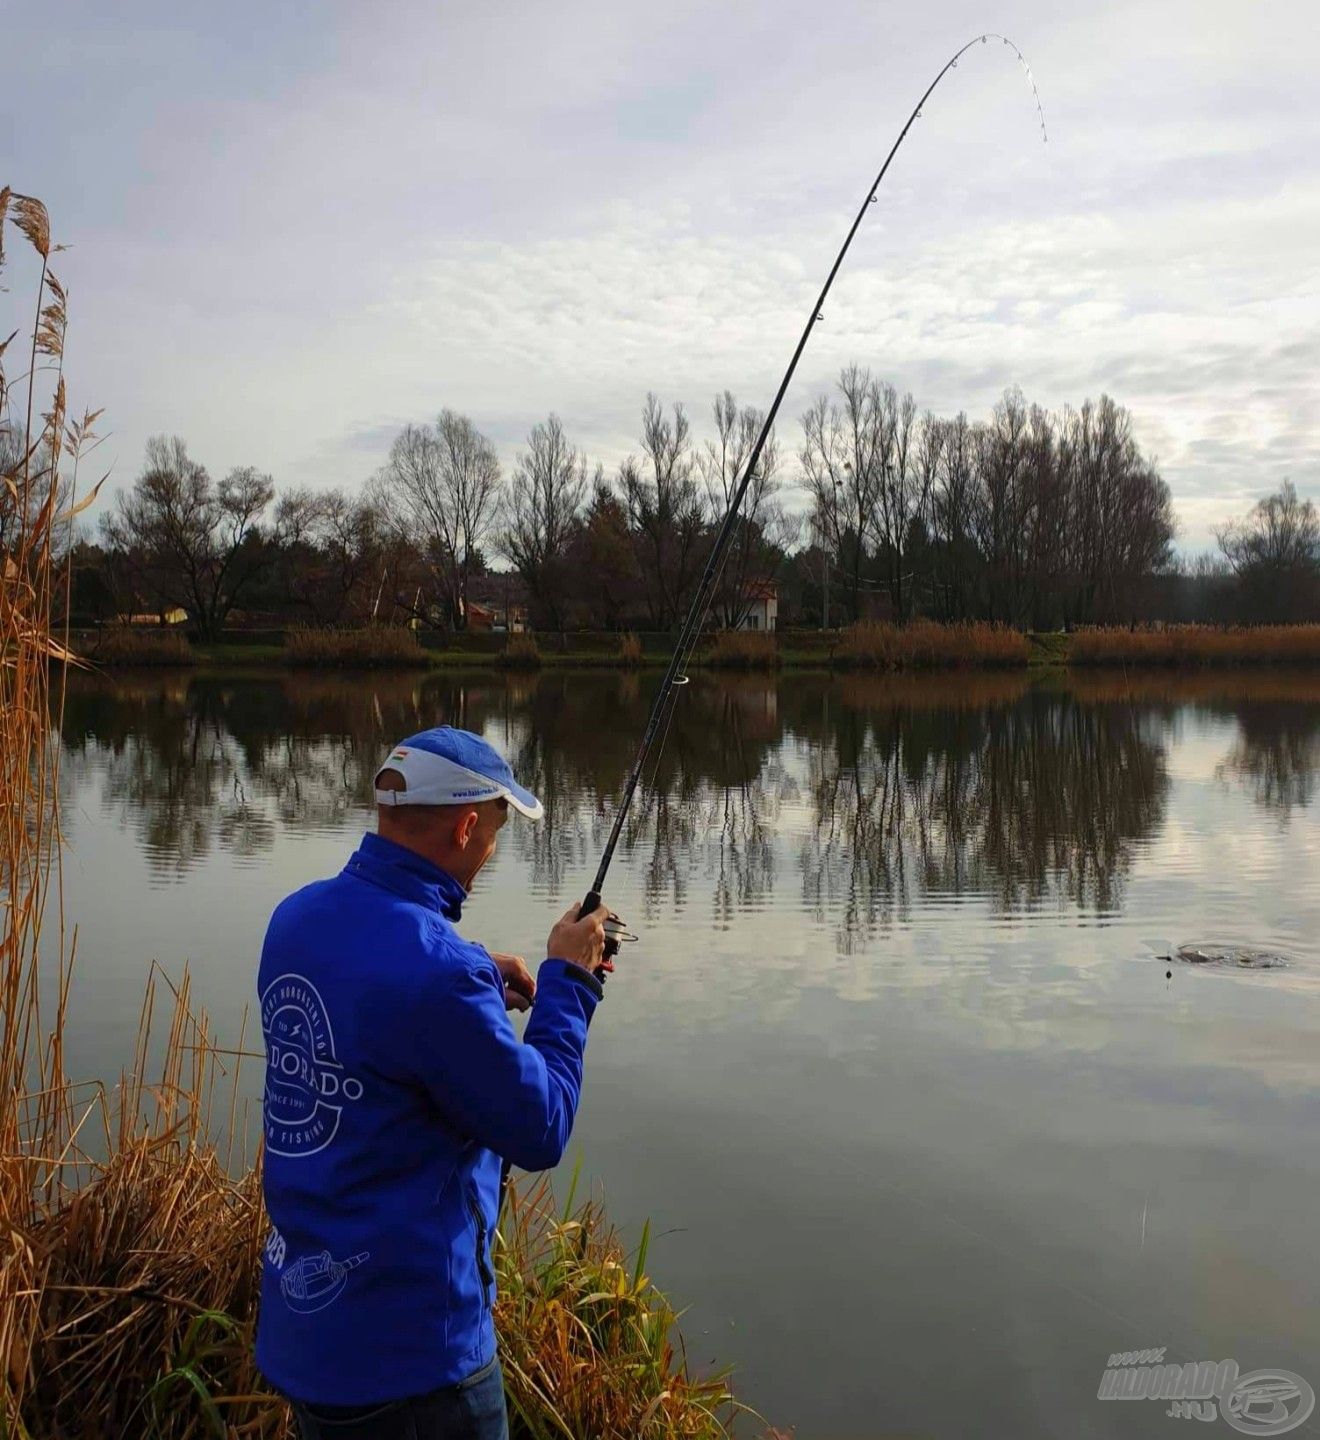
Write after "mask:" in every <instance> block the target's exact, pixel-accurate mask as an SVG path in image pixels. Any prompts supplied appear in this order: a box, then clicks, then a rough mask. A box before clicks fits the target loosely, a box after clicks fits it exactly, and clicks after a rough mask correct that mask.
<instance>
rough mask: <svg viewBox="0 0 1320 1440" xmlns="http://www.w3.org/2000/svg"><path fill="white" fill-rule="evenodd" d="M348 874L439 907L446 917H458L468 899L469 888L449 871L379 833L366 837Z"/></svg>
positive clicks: (417, 901)
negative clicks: (465, 887) (465, 888)
mask: <svg viewBox="0 0 1320 1440" xmlns="http://www.w3.org/2000/svg"><path fill="white" fill-rule="evenodd" d="M344 874H345V875H356V876H358V878H359V879H362V880H369V881H370V882H371V883H372V884H373V885H380V886H382V887H383V888H384V889H386V890H393V891H394V893H395V894H396V895H402V896H403V898H404V899H405V900H412V901H415V902H416V903H417V904H419V905H425V906H426V908H427V909H428V910H438V911H439V912H440V914H441V915H443V916H444V917H445V919H446V920H457V919H458V918H459V916H460V915H461V914H462V913H463V901H464V900H466V899H467V891H466V890H464V889H463V887H462V886H461V885H460V884H459V883H458V881H457V880H455V879H454V877H453V876H452V875H451V874H450V873H449V872H448V871H447V870H441V869H440V867H439V866H438V865H432V864H431V862H430V861H429V860H426V859H424V858H423V857H422V856H421V855H419V854H417V852H416V851H415V850H409V849H408V848H407V846H405V845H396V844H395V843H394V841H393V840H385V839H383V838H382V837H381V836H379V835H364V836H363V837H362V843H361V844H360V845H359V846H358V848H357V849H356V850H355V851H354V852H353V855H352V858H351V859H350V860H349V862H348V864H347V865H345V866H344Z"/></svg>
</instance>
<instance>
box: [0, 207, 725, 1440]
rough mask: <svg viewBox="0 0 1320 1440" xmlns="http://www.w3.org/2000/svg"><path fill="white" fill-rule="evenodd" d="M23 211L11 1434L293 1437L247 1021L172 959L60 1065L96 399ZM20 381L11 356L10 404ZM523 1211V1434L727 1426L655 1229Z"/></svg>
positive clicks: (510, 1283)
mask: <svg viewBox="0 0 1320 1440" xmlns="http://www.w3.org/2000/svg"><path fill="white" fill-rule="evenodd" d="M6 208H8V209H10V211H11V215H12V216H13V218H14V223H16V224H17V226H18V229H19V230H20V231H21V233H22V234H23V235H24V236H25V237H26V238H27V240H28V241H29V243H30V244H31V245H32V247H33V248H34V250H36V252H37V254H38V256H39V259H40V262H41V274H40V278H39V281H38V285H39V295H40V297H41V300H42V301H43V302H44V303H43V304H42V305H41V306H40V308H39V311H38V316H37V320H36V324H35V326H34V331H35V334H34V337H33V338H32V340H31V343H30V347H29V353H28V355H26V356H25V357H24V359H25V361H26V362H27V374H28V375H33V374H46V375H50V374H53V375H54V377H55V379H54V381H53V382H52V384H53V387H54V393H53V396H52V398H51V400H50V402H49V403H48V404H46V403H45V402H38V401H37V399H36V398H35V397H34V396H32V395H31V394H29V395H28V396H27V397H26V403H25V404H24V405H23V406H22V408H21V411H20V415H21V416H25V417H27V421H30V420H31V418H32V417H33V416H34V415H36V416H37V418H38V422H39V424H38V428H37V430H36V431H33V430H32V427H31V425H30V424H27V431H28V433H29V434H34V435H35V436H36V437H37V438H38V440H39V442H40V443H39V444H38V445H35V446H34V447H33V449H32V450H31V451H30V452H29V453H27V454H26V455H24V456H23V457H21V459H20V461H19V463H18V465H17V466H16V467H15V468H14V469H12V470H10V471H9V472H8V473H6V474H4V475H2V476H0V482H2V483H0V506H2V505H5V504H11V505H13V506H15V507H16V509H15V510H14V511H12V512H10V514H9V515H8V516H7V517H6V518H8V519H12V518H13V515H14V514H17V515H18V516H19V517H20V518H19V522H18V524H17V526H16V527H14V526H10V527H8V528H6V529H5V530H4V531H3V533H4V534H5V536H6V537H7V538H6V542H5V552H4V553H3V555H0V742H2V743H0V869H3V883H4V892H3V893H4V898H5V904H4V907H3V908H4V932H3V939H2V940H0V1026H2V1034H0V1228H2V1229H3V1233H4V1236H5V1243H4V1248H3V1251H2V1252H0V1434H3V1435H4V1436H9V1437H14V1440H103V1437H111V1436H113V1437H119V1436H125V1437H128V1436H131V1437H134V1440H136V1437H160V1440H194V1437H202V1436H223V1437H230V1440H237V1437H256V1436H261V1437H266V1440H292V1436H293V1429H292V1426H291V1423H290V1418H289V1415H288V1411H287V1407H286V1406H285V1405H284V1403H283V1401H281V1400H280V1399H279V1398H278V1397H276V1396H274V1395H272V1394H270V1393H269V1392H267V1391H265V1390H264V1389H263V1387H262V1385H261V1383H260V1380H259V1377H258V1376H257V1375H256V1373H255V1370H254V1367H253V1359H252V1338H253V1329H254V1325H255V1315H256V1302H257V1295H258V1278H259V1269H258V1266H259V1247H260V1241H261V1237H262V1234H263V1231H264V1228H265V1222H264V1217H263V1213H262V1205H261V1190H260V1179H259V1175H258V1172H257V1170H256V1169H254V1168H251V1167H250V1166H249V1164H248V1161H247V1157H246V1155H243V1154H238V1155H236V1154H235V1153H234V1145H235V1144H236V1143H237V1140H238V1137H241V1136H244V1135H246V1134H247V1125H246V1116H244V1115H243V1114H241V1113H240V1111H239V1107H238V1096H239V1093H240V1091H239V1076H240V1071H239V1067H240V1065H241V1060H242V1055H243V1043H244V1036H243V1035H242V1033H240V1036H239V1041H238V1047H237V1050H234V1051H225V1050H222V1049H220V1048H219V1047H218V1046H217V1045H216V1044H215V1042H214V1041H213V1040H212V1038H211V1036H210V1033H209V1029H208V1025H207V1020H206V1016H205V1014H201V1015H197V1014H195V1013H194V1010H193V1007H192V1004H191V997H190V993H189V984H188V980H187V977H186V976H185V977H184V980H183V982H182V984H181V985H180V986H179V987H177V988H175V987H172V986H171V987H169V989H170V991H171V996H170V998H169V1002H168V1019H169V1023H168V1032H167V1034H166V1035H165V1036H164V1043H163V1045H154V1044H153V1042H152V1030H153V1020H154V1019H155V1018H156V1011H157V1009H158V1006H157V1003H156V1002H157V996H158V995H159V994H160V993H161V991H160V985H161V978H160V975H161V972H156V971H153V973H152V976H151V978H150V980H149V983H148V990H147V996H146V1000H145V1003H144V1005H143V1010H142V1018H141V1022H140V1025H139V1031H138V1041H137V1045H136V1049H135V1054H134V1055H133V1056H132V1057H131V1064H130V1067H129V1068H128V1070H126V1071H125V1072H124V1074H123V1075H122V1076H121V1078H120V1080H119V1082H118V1084H117V1085H114V1086H110V1087H107V1086H105V1085H103V1084H101V1083H99V1082H96V1083H88V1084H76V1083H74V1082H73V1081H71V1080H70V1078H69V1076H68V1074H67V1073H66V1068H65V1055H64V1033H65V1017H66V1013H67V1009H68V1005H69V1000H70V993H71V991H70V986H71V981H72V976H73V961H74V949H75V945H76V931H75V932H73V933H72V935H66V932H65V927H64V915H63V891H62V872H61V868H60V864H61V862H60V855H61V847H60V837H59V815H58V809H57V807H56V804H55V797H56V796H57V794H58V788H59V775H58V764H59V749H58V746H57V744H56V743H55V742H54V737H55V736H57V735H58V734H59V730H60V725H59V720H60V715H61V710H62V704H63V687H64V679H65V674H66V667H67V664H68V663H69V657H68V654H67V650H66V649H65V648H64V646H63V645H62V644H61V643H60V641H59V640H58V639H57V638H56V637H55V636H53V635H52V633H51V614H52V609H53V604H52V602H53V600H54V599H55V598H56V595H57V593H58V592H60V589H61V586H64V585H67V573H66V574H65V575H61V574H60V572H59V571H58V569H57V568H56V566H55V564H54V563H53V556H54V555H55V554H57V553H59V548H60V547H59V545H58V544H57V543H55V542H56V541H57V540H59V539H60V538H61V528H60V527H61V526H66V525H68V524H69V523H70V521H71V518H72V513H73V511H71V510H66V511H65V512H64V513H63V514H61V513H59V512H58V505H57V503H56V502H57V496H58V493H59V485H58V475H59V472H60V468H61V465H62V464H63V465H64V467H65V474H66V477H67V475H68V474H69V471H70V469H74V470H76V462H77V458H78V455H79V453H80V452H81V451H82V450H83V449H84V447H85V446H86V445H87V442H88V439H89V436H90V432H91V422H92V420H93V419H94V417H91V416H87V417H84V419H83V420H82V421H80V422H77V423H76V424H71V425H66V423H65V417H64V388H63V382H62V379H61V378H60V374H59V357H60V351H61V348H62V343H63V292H62V291H60V290H59V288H58V284H57V282H55V281H54V280H53V278H52V277H50V276H49V275H48V273H47V270H46V262H47V259H48V255H49V250H50V245H49V228H48V226H47V224H46V219H45V211H44V209H43V208H41V207H40V206H39V205H38V204H37V202H35V201H30V200H25V199H22V198H18V197H11V196H10V194H9V192H8V191H7V190H6V191H0V235H3V233H4V232H3V227H4V217H5V210H6ZM0 293H2V292H0ZM10 293H12V292H10ZM57 302H58V303H57ZM38 362H40V367H44V368H40V367H39V364H38ZM30 389H31V386H30V385H29V390H30ZM12 399H13V397H12V396H11V395H10V393H9V391H8V390H7V389H6V387H5V384H4V375H3V373H0V422H2V423H12V419H13V413H14V412H13V408H12V405H11V402H12ZM39 455H41V456H42V457H43V458H42V459H41V460H40V461H38V458H37V457H38V456H39ZM75 485H76V476H75ZM61 609H62V611H63V613H66V614H67V613H68V607H67V597H65V603H63V604H62V606H61ZM52 659H54V660H55V662H56V663H55V664H52V663H51V661H52ZM52 718H54V720H55V722H56V723H54V724H53V725H52ZM43 924H44V926H45V929H46V932H47V933H46V934H45V935H43ZM52 932H53V933H52ZM39 953H40V968H39V963H38V957H39ZM165 983H166V984H167V985H168V982H167V981H166V982H165ZM152 1055H156V1056H157V1059H156V1061H155V1063H154V1064H153V1063H152V1062H151V1058H150V1057H151V1056H152ZM149 1074H150V1076H151V1078H150V1080H148V1079H147V1078H146V1077H148V1075H149ZM220 1135H223V1136H225V1137H227V1138H226V1140H225V1142H224V1145H223V1147H222V1146H221V1145H220V1144H218V1142H217V1138H216V1137H217V1136H220ZM235 1177H237V1178H235ZM506 1213H507V1221H506V1224H505V1226H504V1227H503V1231H502V1235H503V1243H502V1246H501V1249H500V1251H499V1265H500V1271H501V1277H502V1286H503V1295H502V1297H501V1299H500V1302H499V1310H498V1319H499V1323H500V1327H501V1348H502V1352H503V1354H504V1357H505V1363H506V1365H507V1367H508V1375H509V1380H508V1391H509V1396H510V1403H511V1408H512V1410H513V1415H514V1422H513V1433H514V1436H515V1437H519V1440H527V1437H537V1440H539V1437H542V1436H546V1437H548V1436H552V1435H553V1436H557V1437H569V1440H573V1437H577V1436H583V1437H585V1436H591V1437H610V1440H625V1437H627V1440H631V1437H644V1436H651V1437H657V1440H660V1437H669V1436H674V1437H677V1436H684V1437H692V1440H718V1437H722V1436H725V1435H727V1433H728V1431H727V1428H726V1422H727V1420H728V1419H729V1418H730V1417H731V1415H732V1412H733V1408H734V1407H733V1406H732V1404H731V1402H730V1400H729V1398H728V1395H727V1392H726V1390H725V1387H724V1385H723V1383H722V1382H721V1381H719V1380H713V1381H709V1382H697V1381H694V1380H692V1379H691V1378H690V1377H689V1375H688V1373H687V1369H686V1365H685V1363H684V1360H683V1357H682V1354H681V1349H680V1350H678V1351H676V1350H675V1348H674V1344H673V1324H674V1319H675V1317H674V1314H673V1311H672V1310H671V1309H670V1308H669V1306H668V1305H667V1303H666V1302H665V1301H664V1299H663V1297H661V1296H659V1295H658V1294H657V1293H656V1292H655V1291H654V1290H653V1289H652V1288H651V1286H650V1284H649V1282H647V1281H646V1279H645V1277H644V1275H643V1274H642V1268H643V1265H644V1261H645V1235H644V1236H643V1244H642V1247H641V1250H640V1253H639V1255H638V1257H637V1260H636V1263H635V1265H634V1268H633V1270H632V1271H631V1273H630V1272H628V1271H627V1270H625V1269H624V1258H625V1257H624V1256H623V1254H622V1249H621V1246H620V1245H619V1242H618V1240H617V1238H616V1237H615V1236H614V1235H613V1233H612V1232H611V1231H610V1230H609V1229H608V1228H607V1226H606V1225H605V1223H604V1220H603V1217H602V1215H601V1212H600V1210H599V1208H598V1207H595V1206H593V1205H590V1204H588V1205H585V1206H582V1207H579V1208H578V1209H577V1210H576V1211H574V1212H573V1213H571V1214H566V1215H565V1216H563V1217H560V1216H558V1215H556V1214H555V1213H554V1211H553V1208H552V1207H551V1204H550V1199H549V1194H548V1191H546V1190H544V1189H540V1190H536V1191H534V1192H533V1194H532V1197H531V1198H530V1199H529V1200H527V1201H525V1202H520V1201H519V1200H518V1199H517V1197H516V1195H515V1196H514V1198H513V1199H512V1200H511V1203H510V1208H509V1210H508V1211H507V1212H506Z"/></svg>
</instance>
